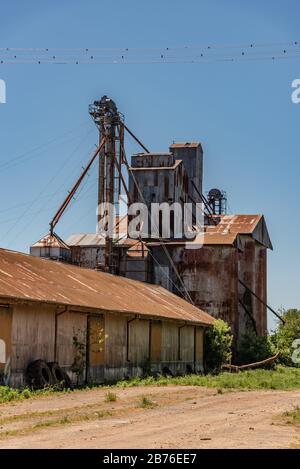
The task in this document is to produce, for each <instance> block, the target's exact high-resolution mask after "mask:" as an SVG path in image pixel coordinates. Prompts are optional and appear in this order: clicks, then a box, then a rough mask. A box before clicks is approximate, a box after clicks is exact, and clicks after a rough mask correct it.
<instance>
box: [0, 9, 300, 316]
mask: <svg viewBox="0 0 300 469" xmlns="http://www.w3.org/2000/svg"><path fill="white" fill-rule="evenodd" d="M3 3H4V2H1V12H0V47H49V48H50V47H59V48H63V47H65V48H76V47H78V48H81V47H108V48H119V47H128V48H142V47H145V48H151V47H158V48H160V47H176V46H178V47H179V46H184V45H186V46H193V45H197V44H210V43H211V44H243V43H277V42H286V41H291V40H297V39H298V40H299V39H300V38H299V17H300V4H299V2H298V1H278V0H275V1H272V2H271V1H269V0H265V1H263V2H262V1H257V0H254V1H241V0H240V1H233V0H228V1H225V0H223V1H221V0H219V1H211V0H210V1H201V0H199V1H196V0H186V1H184V2H183V1H178V0H172V1H171V0H160V1H158V0H152V1H151V2H147V1H142V0H139V1H136V0H128V1H127V2H125V1H121V0H114V1H113V2H108V1H102V0H98V1H96V0H85V1H79V0H72V1H67V0H60V1H56V2H54V1H43V2H41V1H38V0H36V1H35V0H34V1H33V0H27V1H26V2H24V1H13V0H12V1H10V2H5V3H6V5H5V6H4V5H3ZM295 78H300V61H299V59H289V60H282V61H279V60H278V61H276V60H275V61H246V62H240V61H237V62H232V63H226V62H212V63H204V64H143V65H141V64H139V65H133V64H131V65H116V64H107V65H51V64H49V65H47V64H42V65H37V64H36V65H35V64H26V65H25V64H19V65H16V64H15V65H0V79H4V80H5V82H6V86H7V103H6V104H5V105H2V104H0V178H1V184H0V197H1V201H2V203H1V204H0V246H1V247H8V248H10V249H16V250H21V251H25V252H27V251H28V247H29V245H30V244H31V243H32V242H34V241H36V240H37V239H39V238H40V237H41V236H42V235H44V234H45V233H46V232H47V231H48V223H49V221H50V219H51V217H52V215H53V213H54V211H55V208H56V207H57V206H58V205H59V203H60V202H61V200H62V199H63V198H64V196H65V195H66V193H67V190H68V188H70V187H71V186H72V183H73V182H74V180H75V179H76V176H78V175H79V173H80V171H81V167H82V166H83V165H84V164H85V163H86V162H87V160H88V158H89V155H90V154H91V151H92V149H93V148H94V145H95V143H96V141H97V133H96V131H95V128H94V126H93V124H92V122H91V119H90V117H89V115H88V104H89V103H90V102H92V101H93V100H94V99H96V98H99V97H101V96H102V95H103V94H108V95H109V96H111V97H112V98H113V99H114V100H115V101H116V102H117V104H118V107H119V109H120V111H121V112H123V113H124V114H125V116H126V123H127V124H128V126H129V127H131V128H132V129H133V130H134V131H135V132H136V133H137V135H138V136H139V137H140V138H141V139H142V140H143V141H144V143H145V144H146V145H147V146H148V147H149V148H150V149H151V150H153V151H160V150H162V151H165V150H167V148H168V145H169V144H170V143H172V141H173V140H176V141H191V140H200V141H201V142H202V145H203V148H204V152H205V163H204V164H205V174H204V185H205V189H206V190H208V189H210V188H211V187H213V186H217V187H220V188H221V189H223V190H226V191H227V194H228V201H229V207H230V209H231V211H232V212H234V213H264V215H265V217H266V220H267V224H268V227H269V231H270V235H271V238H272V241H273V244H274V251H273V252H270V253H269V272H268V285H269V302H270V304H271V305H272V306H273V307H275V308H279V307H281V306H284V307H286V308H288V307H300V288H299V277H298V269H299V261H300V259H299V248H298V238H299V232H300V222H299V219H298V208H299V200H300V189H299V182H298V179H299V150H300V140H299V130H300V104H298V105H295V104H293V103H292V101H291V98H290V96H291V91H292V89H291V83H292V81H293V80H294V79H295ZM136 150H137V147H136V146H135V145H134V144H132V143H131V142H128V145H127V151H128V153H130V152H134V151H136ZM95 170H96V167H95V168H94V169H93V170H92V171H91V172H90V174H89V177H88V178H87V181H86V182H85V184H84V187H83V188H82V191H81V193H80V194H79V195H78V197H77V199H76V201H74V202H73V203H72V205H71V207H70V209H69V210H68V212H67V213H66V215H65V216H64V218H63V219H62V220H61V222H60V224H59V225H58V227H57V231H58V233H59V234H60V235H61V236H62V237H67V236H68V235H69V234H70V233H72V232H80V231H94V230H95V205H96V171H95Z"/></svg>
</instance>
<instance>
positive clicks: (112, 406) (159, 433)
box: [0, 386, 300, 448]
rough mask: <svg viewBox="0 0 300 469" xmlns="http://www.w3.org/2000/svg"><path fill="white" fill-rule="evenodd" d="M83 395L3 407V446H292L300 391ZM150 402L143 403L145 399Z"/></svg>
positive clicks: (170, 389)
mask: <svg viewBox="0 0 300 469" xmlns="http://www.w3.org/2000/svg"><path fill="white" fill-rule="evenodd" d="M111 392H114V393H115V394H116V396H117V398H116V401H115V402H112V401H109V402H106V400H105V396H106V393H107V389H97V390H96V389H95V390H89V391H76V392H74V393H71V394H65V395H53V396H51V397H43V398H38V399H31V400H28V401H23V402H19V403H10V404H2V405H0V448H289V447H291V446H293V445H299V444H300V428H299V427H298V428H297V427H293V426H289V425H284V424H283V423H282V421H281V420H280V419H279V418H278V415H280V414H282V413H283V412H284V411H286V410H290V409H292V408H293V407H294V406H296V405H300V391H250V392H225V393H218V391H217V390H216V389H205V388H201V387H192V386H189V387H183V386H160V387H154V386H153V387H152V386H151V387H135V388H127V389H112V390H111ZM143 396H145V397H147V399H148V400H146V402H145V401H144V402H143V403H142V397H143Z"/></svg>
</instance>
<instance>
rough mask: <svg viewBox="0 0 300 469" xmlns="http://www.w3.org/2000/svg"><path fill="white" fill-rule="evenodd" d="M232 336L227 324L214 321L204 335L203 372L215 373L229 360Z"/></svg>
mask: <svg viewBox="0 0 300 469" xmlns="http://www.w3.org/2000/svg"><path fill="white" fill-rule="evenodd" d="M232 338H233V336H232V334H231V330H230V327H229V326H228V324H227V323H226V322H225V321H223V320H222V319H216V320H215V321H214V324H213V325H212V326H211V327H208V328H207V330H206V334H205V355H204V356H205V370H206V371H213V372H217V371H219V370H220V369H221V366H222V365H224V364H225V363H229V362H230V360H231V344H232Z"/></svg>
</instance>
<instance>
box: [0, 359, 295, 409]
mask: <svg viewBox="0 0 300 469" xmlns="http://www.w3.org/2000/svg"><path fill="white" fill-rule="evenodd" d="M166 385H181V386H204V387H208V388H217V389H220V390H221V389H222V391H218V393H220V394H221V392H223V391H225V390H226V389H227V390H230V389H240V390H255V389H278V390H288V389H299V388H300V368H292V367H285V366H281V365H278V366H277V367H276V368H275V369H272V370H264V369H258V370H248V371H242V372H240V373H228V372H223V373H220V374H218V375H211V374H208V375H186V376H177V377H163V376H160V377H158V378H152V377H148V378H132V379H129V380H126V381H125V380H122V381H119V382H117V383H116V384H114V385H111V386H103V385H102V386H99V385H97V386H91V385H89V386H86V387H81V388H78V389H75V390H73V391H71V390H70V389H66V390H61V389H59V388H55V387H54V388H45V389H41V390H35V391H32V390H30V389H28V388H25V389H23V390H19V389H12V388H9V387H8V386H0V404H3V403H7V402H13V401H22V400H25V399H35V398H38V397H47V396H50V395H53V394H55V395H59V394H64V393H70V392H74V393H77V392H83V391H85V392H88V391H92V390H95V389H97V388H98V389H108V392H107V394H106V396H105V401H106V402H115V400H116V398H117V396H116V395H115V394H114V392H113V391H112V390H113V389H116V388H125V387H132V386H166Z"/></svg>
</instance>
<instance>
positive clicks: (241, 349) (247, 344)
mask: <svg viewBox="0 0 300 469" xmlns="http://www.w3.org/2000/svg"><path fill="white" fill-rule="evenodd" d="M272 355H273V350H272V346H271V342H270V339H269V336H268V335H264V336H257V335H256V334H255V332H254V331H247V332H245V333H244V334H243V335H242V336H241V338H240V340H239V341H238V345H237V363H238V364H239V365H246V364H247V363H254V362H259V361H261V360H265V359H266V358H270V357H271V356H272Z"/></svg>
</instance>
